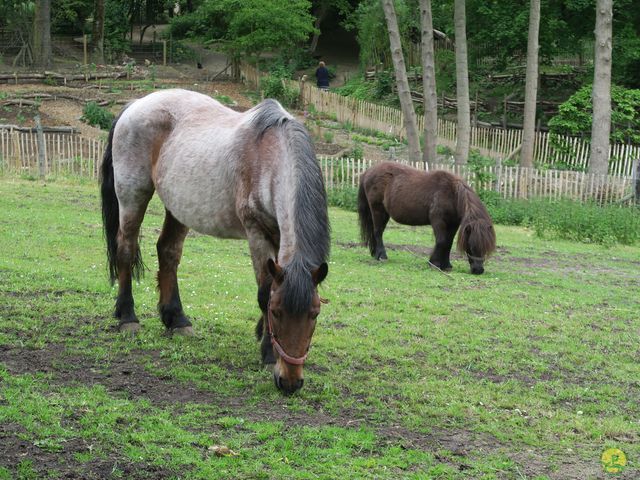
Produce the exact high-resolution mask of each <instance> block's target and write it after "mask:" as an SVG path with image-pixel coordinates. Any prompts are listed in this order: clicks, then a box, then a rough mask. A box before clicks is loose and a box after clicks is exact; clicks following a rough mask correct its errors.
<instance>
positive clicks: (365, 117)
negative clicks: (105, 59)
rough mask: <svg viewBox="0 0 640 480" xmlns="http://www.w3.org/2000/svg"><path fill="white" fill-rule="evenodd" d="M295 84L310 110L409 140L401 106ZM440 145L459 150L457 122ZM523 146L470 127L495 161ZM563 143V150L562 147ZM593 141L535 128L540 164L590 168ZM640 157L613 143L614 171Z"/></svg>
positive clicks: (513, 136) (251, 71) (477, 145)
mask: <svg viewBox="0 0 640 480" xmlns="http://www.w3.org/2000/svg"><path fill="white" fill-rule="evenodd" d="M241 72H242V78H243V80H244V81H245V82H247V83H248V84H249V85H252V86H257V85H259V79H260V77H261V76H263V74H262V73H258V72H257V71H256V69H255V68H253V67H252V66H250V65H248V64H243V65H242V67H241ZM289 84H290V86H292V87H295V88H300V86H301V99H302V101H303V103H304V106H305V108H313V109H315V110H316V111H318V112H321V113H324V114H327V115H330V116H332V117H334V118H335V119H336V120H337V121H338V122H340V123H348V124H350V125H353V126H354V127H357V128H362V129H369V130H376V131H379V132H384V133H387V134H389V135H393V136H396V137H398V138H401V139H404V138H406V132H405V130H404V127H403V117H402V112H401V111H400V110H398V109H396V108H391V107H387V106H384V105H377V104H374V103H371V102H365V101H363V100H357V99H355V98H352V97H345V96H343V95H338V94H336V93H333V92H327V91H324V90H320V89H319V88H316V87H315V86H314V85H313V84H312V82H309V81H307V82H296V81H290V82H289ZM417 118H418V128H419V130H420V131H422V130H423V129H424V116H423V115H418V116H417ZM437 132H438V144H439V145H443V146H446V147H449V148H451V149H455V145H456V138H457V124H456V123H455V122H452V121H448V120H443V119H438V129H437ZM521 145H522V130H519V129H503V128H489V127H481V126H475V127H472V128H471V148H472V149H476V150H479V152H480V154H481V155H484V156H486V157H489V158H493V159H496V160H505V159H507V158H510V157H516V153H517V149H518V148H519V147H520V146H521ZM560 145H561V146H562V147H561V148H560V147H558V146H560ZM589 154H590V144H589V142H586V141H583V140H581V139H579V138H577V137H568V136H560V135H552V134H549V133H548V132H536V136H535V143H534V158H535V162H536V164H537V165H539V166H543V167H548V168H561V169H571V170H587V167H588V163H589ZM639 158H640V146H638V145H629V144H613V145H610V147H609V173H610V174H611V175H618V176H631V175H632V172H633V165H634V161H635V160H637V159H639Z"/></svg>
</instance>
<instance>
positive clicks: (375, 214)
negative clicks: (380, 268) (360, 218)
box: [371, 204, 389, 260]
mask: <svg viewBox="0 0 640 480" xmlns="http://www.w3.org/2000/svg"><path fill="white" fill-rule="evenodd" d="M371 218H372V220H373V239H374V241H375V242H376V248H375V251H374V252H373V257H374V258H375V259H376V260H386V259H387V250H386V248H384V243H383V241H382V234H383V233H384V229H385V228H386V226H387V223H388V222H389V214H388V213H387V210H386V209H385V208H384V206H383V205H382V204H380V205H371Z"/></svg>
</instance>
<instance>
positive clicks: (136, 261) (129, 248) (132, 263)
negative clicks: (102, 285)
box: [114, 195, 151, 332]
mask: <svg viewBox="0 0 640 480" xmlns="http://www.w3.org/2000/svg"><path fill="white" fill-rule="evenodd" d="M150 198H151V196H150V195H149V197H148V198H142V200H141V201H140V202H138V203H137V204H136V205H135V206H126V205H122V204H121V205H120V226H119V229H118V236H117V243H118V248H117V254H116V262H117V266H118V298H117V299H116V308H115V313H114V315H115V317H116V318H117V319H118V320H119V326H118V329H119V330H120V331H121V332H127V331H128V332H135V331H137V330H138V329H139V328H140V323H139V322H138V317H137V316H136V314H135V307H134V301H133V292H132V285H131V283H132V282H131V280H132V276H136V277H137V276H138V275H139V274H140V273H141V271H142V269H143V268H144V266H143V264H142V260H141V257H140V247H139V245H138V236H139V234H140V225H141V224H142V219H143V217H144V213H145V211H146V209H147V204H148V203H149V199H150Z"/></svg>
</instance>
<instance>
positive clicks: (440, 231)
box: [429, 220, 458, 272]
mask: <svg viewBox="0 0 640 480" xmlns="http://www.w3.org/2000/svg"><path fill="white" fill-rule="evenodd" d="M431 226H432V228H433V233H434V235H435V237H436V244H435V247H434V249H433V252H432V253H431V257H430V258H429V262H431V263H432V264H433V265H434V266H436V267H438V268H439V269H440V270H444V271H445V272H449V271H451V270H452V269H453V266H452V265H451V246H452V245H453V238H454V237H455V235H456V231H457V230H458V226H457V225H451V224H447V223H446V222H445V221H443V220H436V221H432V223H431Z"/></svg>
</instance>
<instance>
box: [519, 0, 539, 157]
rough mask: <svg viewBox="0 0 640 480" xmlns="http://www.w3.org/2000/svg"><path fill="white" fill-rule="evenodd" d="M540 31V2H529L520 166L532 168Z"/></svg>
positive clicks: (535, 0) (537, 0) (533, 0)
mask: <svg viewBox="0 0 640 480" xmlns="http://www.w3.org/2000/svg"><path fill="white" fill-rule="evenodd" d="M539 30H540V0H531V3H530V9H529V39H528V41H527V74H526V80H525V87H524V121H523V125H522V150H521V151H520V165H521V166H522V167H525V168H531V167H533V147H534V145H535V138H536V102H537V96H538V33H539Z"/></svg>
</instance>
